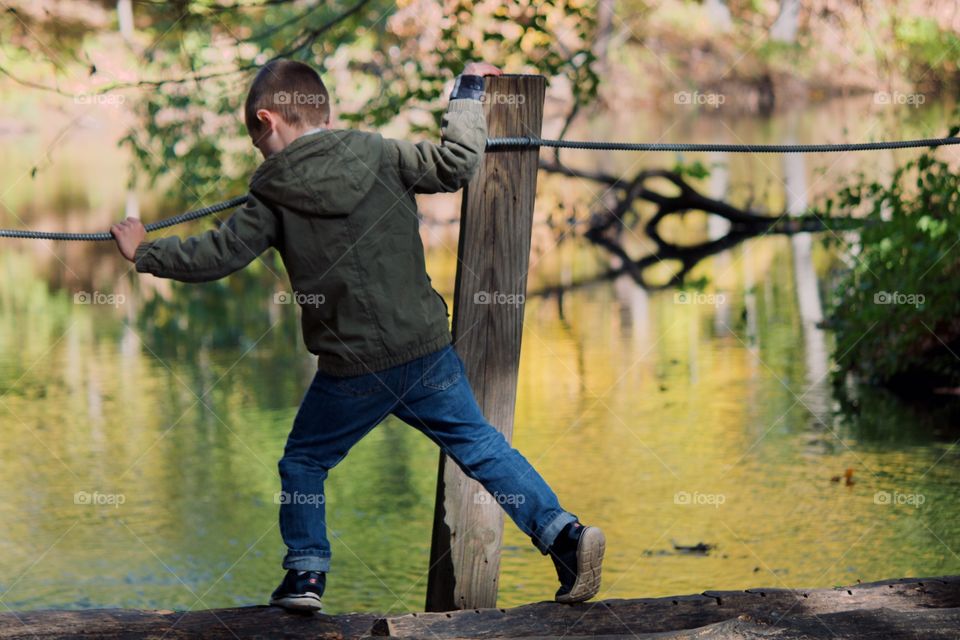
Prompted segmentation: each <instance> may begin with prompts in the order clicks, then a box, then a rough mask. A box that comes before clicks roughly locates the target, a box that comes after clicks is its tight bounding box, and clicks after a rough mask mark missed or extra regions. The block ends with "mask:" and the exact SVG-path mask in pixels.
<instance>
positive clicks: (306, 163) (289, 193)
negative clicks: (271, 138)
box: [250, 129, 383, 216]
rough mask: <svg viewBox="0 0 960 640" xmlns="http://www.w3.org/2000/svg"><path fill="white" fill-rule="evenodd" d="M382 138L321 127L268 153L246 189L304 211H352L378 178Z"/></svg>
mask: <svg viewBox="0 0 960 640" xmlns="http://www.w3.org/2000/svg"><path fill="white" fill-rule="evenodd" d="M382 156H383V137H382V136H381V135H380V134H378V133H370V132H366V131H358V130H355V129H324V130H322V131H318V132H316V133H311V134H307V135H305V136H301V137H299V138H297V139H296V140H294V141H293V142H292V143H290V144H289V145H288V146H287V147H286V148H285V149H284V150H283V151H280V152H279V153H276V154H274V155H272V156H270V157H269V158H267V159H266V160H265V161H264V162H263V164H261V165H260V166H259V167H258V168H257V170H256V171H255V172H254V174H253V178H251V180H250V191H251V192H253V193H254V194H256V195H257V196H259V197H261V198H264V199H266V200H267V201H270V202H277V203H282V204H283V206H284V207H286V208H288V209H290V210H292V211H295V212H297V213H300V214H304V215H319V216H324V215H342V214H347V213H350V212H351V211H353V210H354V209H355V208H356V206H357V204H358V203H359V202H360V200H362V199H363V197H364V196H366V195H367V192H368V191H370V188H371V187H372V186H373V182H374V180H376V178H377V172H378V170H379V167H380V160H381V157H382Z"/></svg>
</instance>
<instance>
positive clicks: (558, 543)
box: [549, 522, 606, 603]
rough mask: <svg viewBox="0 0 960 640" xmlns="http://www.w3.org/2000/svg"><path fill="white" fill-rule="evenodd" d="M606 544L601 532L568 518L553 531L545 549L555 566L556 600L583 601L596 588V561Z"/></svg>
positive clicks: (598, 581)
mask: <svg viewBox="0 0 960 640" xmlns="http://www.w3.org/2000/svg"><path fill="white" fill-rule="evenodd" d="M605 544H606V538H604V535H603V532H602V531H600V529H598V528H597V527H586V526H584V525H582V524H580V523H579V522H571V523H570V524H568V525H567V526H566V527H564V528H563V530H562V531H561V532H560V534H559V535H557V539H556V540H554V541H553V544H552V545H550V548H549V553H550V557H551V558H553V564H554V566H555V567H556V568H557V577H558V578H560V588H559V589H558V590H557V594H556V596H554V599H555V600H556V601H557V602H564V603H571V602H583V601H584V600H589V599H590V598H592V597H593V596H595V595H597V592H598V591H600V564H601V563H602V562H603V550H604V546H605Z"/></svg>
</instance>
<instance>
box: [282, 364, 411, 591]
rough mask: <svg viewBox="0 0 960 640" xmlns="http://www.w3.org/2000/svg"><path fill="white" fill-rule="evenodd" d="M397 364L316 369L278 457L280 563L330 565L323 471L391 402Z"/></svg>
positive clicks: (394, 400)
mask: <svg viewBox="0 0 960 640" xmlns="http://www.w3.org/2000/svg"><path fill="white" fill-rule="evenodd" d="M402 373H403V372H402V367H400V368H394V369H387V370H385V371H378V372H376V373H369V374H365V375H360V376H351V377H348V378H338V377H333V376H328V375H325V374H322V373H319V372H318V373H317V374H316V376H315V377H314V379H313V382H312V383H311V385H310V388H309V389H308V390H307V392H306V394H305V395H304V398H303V401H302V403H301V404H300V409H299V411H298V412H297V416H296V418H295V419H294V422H293V429H292V430H291V431H290V435H289V437H288V438H287V444H286V447H285V448H284V452H283V458H281V460H280V464H279V467H280V483H281V489H282V490H281V493H280V534H281V536H282V537H283V541H284V543H285V544H286V546H287V554H286V557H285V558H284V560H283V566H284V568H285V569H297V570H300V571H322V572H327V571H329V570H330V543H329V541H328V540H327V531H326V513H325V504H324V503H325V495H324V491H323V483H324V481H325V480H326V479H327V474H328V472H329V471H330V469H332V468H333V467H334V466H336V464H337V463H338V462H340V460H342V459H343V457H344V456H346V455H347V452H348V451H349V450H350V448H351V447H352V446H353V445H354V444H356V443H357V442H358V441H359V440H360V439H361V438H362V437H363V436H364V435H366V434H367V433H368V432H369V431H370V430H371V429H373V428H374V427H375V426H377V425H378V424H379V423H380V422H381V421H383V419H384V418H386V417H387V415H389V414H390V412H391V410H392V409H393V407H394V406H395V405H396V403H397V395H396V393H397V391H400V390H399V389H398V388H397V382H398V380H400V379H402Z"/></svg>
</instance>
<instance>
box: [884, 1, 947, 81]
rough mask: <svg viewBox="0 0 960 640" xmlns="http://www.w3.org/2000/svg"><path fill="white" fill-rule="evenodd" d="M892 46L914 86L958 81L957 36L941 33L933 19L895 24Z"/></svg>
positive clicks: (914, 19)
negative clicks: (923, 83)
mask: <svg viewBox="0 0 960 640" xmlns="http://www.w3.org/2000/svg"><path fill="white" fill-rule="evenodd" d="M894 33H895V37H896V44H897V46H898V48H899V49H900V50H901V51H902V55H901V56H899V60H900V62H901V65H902V66H903V67H904V68H903V71H904V73H906V74H907V77H908V78H909V79H911V80H913V81H914V82H916V83H918V84H919V83H921V82H926V83H934V84H945V83H951V82H952V83H955V82H956V81H957V80H960V36H958V35H957V34H956V33H955V32H953V31H951V30H945V29H941V28H940V25H939V24H937V21H936V20H934V19H933V18H924V17H910V18H906V19H904V20H903V21H900V22H898V23H897V24H896V27H895V30H894Z"/></svg>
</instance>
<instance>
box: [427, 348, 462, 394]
mask: <svg viewBox="0 0 960 640" xmlns="http://www.w3.org/2000/svg"><path fill="white" fill-rule="evenodd" d="M422 361H423V386H425V387H427V388H428V389H437V390H440V391H442V390H443V389H446V388H448V387H449V386H451V385H453V384H455V383H456V382H457V381H458V380H459V379H460V376H461V375H463V363H461V361H460V357H459V356H458V355H457V352H456V351H454V350H453V347H452V346H447V347H444V348H443V349H441V350H440V351H437V352H435V353H430V354H427V355H426V356H424V357H423V359H422Z"/></svg>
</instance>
